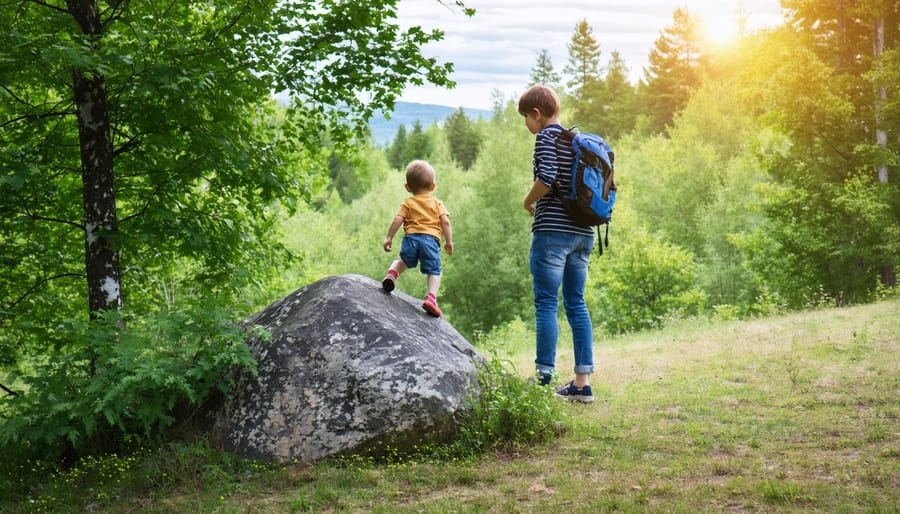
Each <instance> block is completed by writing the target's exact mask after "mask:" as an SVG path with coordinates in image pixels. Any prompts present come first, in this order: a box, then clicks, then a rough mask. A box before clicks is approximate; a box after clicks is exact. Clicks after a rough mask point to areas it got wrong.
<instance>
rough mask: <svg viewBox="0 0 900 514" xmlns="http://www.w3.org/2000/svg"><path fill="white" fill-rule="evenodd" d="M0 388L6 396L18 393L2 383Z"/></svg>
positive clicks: (17, 394)
mask: <svg viewBox="0 0 900 514" xmlns="http://www.w3.org/2000/svg"><path fill="white" fill-rule="evenodd" d="M0 389H3V390H4V391H6V396H19V393H17V392H15V391H13V390H12V389H10V388H8V387H6V386H5V385H3V384H0Z"/></svg>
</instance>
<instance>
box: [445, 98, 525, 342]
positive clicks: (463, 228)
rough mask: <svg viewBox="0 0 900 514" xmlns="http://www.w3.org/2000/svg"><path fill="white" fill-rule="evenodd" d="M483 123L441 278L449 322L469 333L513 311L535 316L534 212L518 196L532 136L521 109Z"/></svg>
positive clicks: (510, 315) (486, 327)
mask: <svg viewBox="0 0 900 514" xmlns="http://www.w3.org/2000/svg"><path fill="white" fill-rule="evenodd" d="M485 130H486V131H487V132H486V135H485V137H484V141H485V142H484V145H483V147H482V150H481V153H480V156H479V159H478V161H477V162H476V163H475V165H474V166H473V168H472V170H471V171H470V172H469V173H467V174H466V176H465V178H466V187H467V188H468V189H469V190H470V193H469V194H466V195H465V196H463V197H462V198H461V199H460V200H459V201H457V202H455V203H454V206H453V209H455V211H451V212H456V213H457V214H458V215H457V216H454V217H453V234H454V244H455V245H456V250H455V253H454V255H453V257H452V258H451V259H447V260H448V266H452V268H450V267H448V269H447V271H446V273H445V277H444V279H443V282H442V285H441V290H442V292H443V293H442V294H443V296H444V298H445V299H446V301H447V302H449V304H450V305H451V307H452V311H451V312H452V315H453V318H452V319H453V324H454V326H456V327H457V328H458V329H459V330H461V331H462V332H463V333H464V334H468V335H470V336H471V335H472V334H474V333H475V332H477V331H481V332H489V331H490V330H491V329H492V328H494V327H495V326H498V325H501V324H503V323H505V322H507V321H509V320H511V319H513V318H515V317H523V318H527V317H532V318H533V312H532V310H533V309H532V307H531V300H530V299H531V276H530V273H529V271H528V251H529V250H528V249H529V246H530V244H531V231H530V226H531V218H530V217H529V216H528V213H527V212H526V211H525V210H524V209H523V208H522V200H523V199H524V197H525V194H526V193H527V192H528V188H529V187H530V185H531V183H532V175H531V166H530V163H531V156H532V153H533V148H534V139H533V136H530V135H529V133H528V131H527V130H526V129H525V127H524V124H523V123H522V118H521V116H517V117H516V118H514V119H512V121H504V122H502V123H501V122H498V123H495V124H491V125H490V126H488V127H485ZM448 205H450V204H448Z"/></svg>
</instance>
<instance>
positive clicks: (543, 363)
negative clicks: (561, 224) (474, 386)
mask: <svg viewBox="0 0 900 514" xmlns="http://www.w3.org/2000/svg"><path fill="white" fill-rule="evenodd" d="M593 249H594V238H593V236H582V235H577V234H568V233H565V232H549V231H539V232H534V234H533V236H532V240H531V278H532V285H533V287H534V309H535V319H536V327H537V357H536V359H535V361H534V362H535V364H536V365H537V369H538V371H541V372H544V373H549V372H552V371H553V370H554V369H555V367H556V343H557V340H558V339H559V323H558V321H557V319H558V314H557V311H558V305H559V287H560V285H562V295H563V306H564V307H565V310H566V318H567V319H568V320H569V326H570V327H571V328H572V343H573V344H574V348H575V373H593V372H594V348H593V344H594V343H593V335H594V334H593V327H592V326H591V316H590V314H588V310H587V304H586V303H585V301H584V286H585V283H586V282H587V269H588V260H589V259H590V256H591V252H592V251H593Z"/></svg>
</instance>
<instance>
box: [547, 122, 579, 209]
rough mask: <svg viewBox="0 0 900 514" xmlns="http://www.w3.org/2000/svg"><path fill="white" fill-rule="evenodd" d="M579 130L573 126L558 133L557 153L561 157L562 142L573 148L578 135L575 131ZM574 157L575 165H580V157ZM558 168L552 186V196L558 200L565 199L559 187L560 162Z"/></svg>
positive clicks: (573, 178)
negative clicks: (573, 141) (573, 142)
mask: <svg viewBox="0 0 900 514" xmlns="http://www.w3.org/2000/svg"><path fill="white" fill-rule="evenodd" d="M577 129H578V125H572V126H571V127H570V128H565V127H563V128H562V130H560V131H559V132H558V133H557V135H556V150H557V152H556V153H557V155H559V148H560V141H562V142H563V143H565V144H566V145H568V146H569V147H571V146H572V140H573V139H575V134H576V132H575V131H576V130H577ZM574 157H575V163H576V164H577V163H578V156H577V155H576V156H574ZM556 167H557V175H556V180H554V181H553V184H552V185H551V186H550V194H551V195H552V196H554V197H556V198H558V199H562V197H563V192H562V190H561V189H560V185H559V171H558V168H559V162H558V161H557V163H556ZM571 180H572V181H574V180H575V174H574V173H573V174H572V179H571ZM569 187H570V188H571V187H572V185H571V184H570V185H569Z"/></svg>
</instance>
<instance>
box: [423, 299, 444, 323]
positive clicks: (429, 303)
mask: <svg viewBox="0 0 900 514" xmlns="http://www.w3.org/2000/svg"><path fill="white" fill-rule="evenodd" d="M422 308H423V309H425V312H427V313H428V314H431V315H432V316H434V317H435V318H440V317H441V309H439V308H438V306H437V300H435V299H434V297H432V296H428V297H427V298H425V301H424V302H422Z"/></svg>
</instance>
